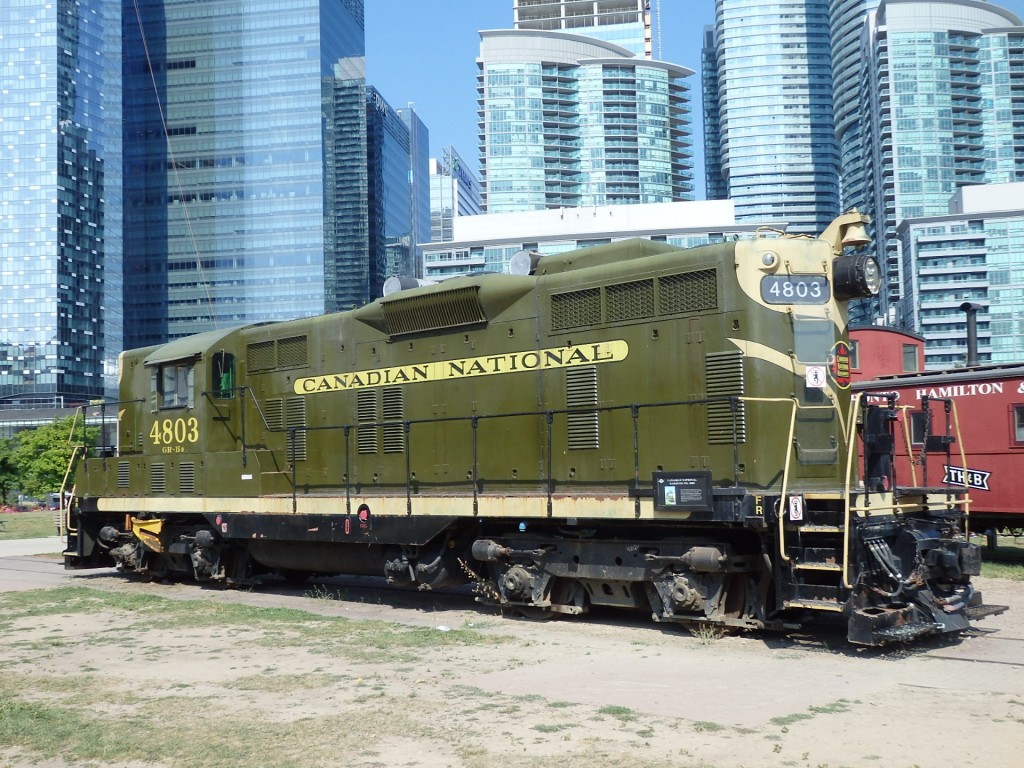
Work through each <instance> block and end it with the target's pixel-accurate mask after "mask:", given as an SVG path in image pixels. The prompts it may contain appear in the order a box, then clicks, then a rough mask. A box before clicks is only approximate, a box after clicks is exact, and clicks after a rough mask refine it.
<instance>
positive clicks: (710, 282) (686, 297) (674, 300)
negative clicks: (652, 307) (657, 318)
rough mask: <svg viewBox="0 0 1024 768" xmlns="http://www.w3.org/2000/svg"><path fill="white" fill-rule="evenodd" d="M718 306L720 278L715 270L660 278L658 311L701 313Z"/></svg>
mask: <svg viewBox="0 0 1024 768" xmlns="http://www.w3.org/2000/svg"><path fill="white" fill-rule="evenodd" d="M717 306H718V276H717V273H716V272H715V270H713V269H702V270H700V271H698V272H684V273H683V274H679V275H666V276H665V277H659V278H658V311H659V312H660V313H661V314H663V315H668V314H672V313H674V312H699V311H701V310H706V309H714V308H715V307H717Z"/></svg>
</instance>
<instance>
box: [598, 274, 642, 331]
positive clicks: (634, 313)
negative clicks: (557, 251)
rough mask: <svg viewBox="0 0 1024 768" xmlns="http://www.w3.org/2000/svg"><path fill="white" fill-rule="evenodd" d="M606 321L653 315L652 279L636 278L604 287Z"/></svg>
mask: <svg viewBox="0 0 1024 768" xmlns="http://www.w3.org/2000/svg"><path fill="white" fill-rule="evenodd" d="M605 302H606V308H607V314H608V316H607V318H606V320H607V322H609V323H614V322H618V321H621V320H640V319H642V318H645V317H654V281H653V280H637V281H636V282H633V283H619V284H618V285H609V286H608V287H607V288H605Z"/></svg>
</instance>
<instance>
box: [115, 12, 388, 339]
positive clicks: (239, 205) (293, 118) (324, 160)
mask: <svg viewBox="0 0 1024 768" xmlns="http://www.w3.org/2000/svg"><path fill="white" fill-rule="evenodd" d="M123 8H124V18H123V33H124V43H125V45H124V94H125V128H124V131H125V134H124V136H125V164H126V171H127V173H126V176H125V179H126V183H125V210H126V215H125V234H124V242H125V254H126V258H125V288H126V295H127V296H129V297H130V301H129V302H128V303H127V305H126V308H125V336H126V341H127V345H128V346H141V345H145V344H151V343H157V342H162V341H165V340H167V339H169V338H170V339H173V338H178V337H181V336H185V335H188V334H192V333H196V332H199V331H205V330H210V329H211V328H218V327H227V326H231V325H237V324H242V323H251V322H258V321H269V320H279V319H286V318H292V317H297V316H303V315H313V314H319V313H321V312H324V311H325V310H332V309H337V308H347V306H350V305H351V304H352V303H362V302H364V301H366V300H368V299H369V298H371V297H370V296H368V295H367V292H366V289H365V286H366V285H367V282H366V281H363V282H359V281H358V280H357V281H355V282H354V283H353V284H350V283H349V280H350V278H351V277H352V276H353V275H352V273H351V271H350V268H351V270H352V271H356V270H358V269H360V268H362V269H363V270H364V271H365V270H366V261H367V253H366V245H365V241H366V237H367V233H368V229H367V222H366V213H365V210H364V212H363V213H362V214H360V213H359V212H358V211H354V210H345V209H344V208H342V209H339V206H345V205H348V204H353V203H357V204H361V205H362V207H363V208H364V209H365V199H366V195H365V192H366V183H365V179H366V164H365V162H362V163H361V164H359V165H358V166H356V167H354V168H353V167H345V165H344V164H345V163H348V162H350V161H356V162H358V161H359V160H361V159H362V160H365V156H366V149H365V136H366V129H365V120H366V91H365V81H364V78H363V72H364V67H363V55H364V32H363V4H362V0H280V1H279V2H267V3H259V4H248V3H238V2H235V0H207V1H206V2H201V3H197V2H194V0H132V2H128V1H127V0H125V2H124V3H123ZM361 141H362V148H361V149H360V147H359V144H360V142H361ZM360 169H361V170H360ZM352 182H356V186H355V188H354V189H353V188H352V187H351V186H350V185H351V184H352ZM359 182H363V184H362V185H361V186H359V184H358V183H359ZM355 198H358V200H357V199H355Z"/></svg>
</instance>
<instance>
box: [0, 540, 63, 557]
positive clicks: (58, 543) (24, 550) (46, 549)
mask: <svg viewBox="0 0 1024 768" xmlns="http://www.w3.org/2000/svg"><path fill="white" fill-rule="evenodd" d="M63 551H64V538H63V537H61V536H47V537H46V538H44V539H7V540H4V541H0V557H25V556H27V555H50V554H60V553H61V552H63Z"/></svg>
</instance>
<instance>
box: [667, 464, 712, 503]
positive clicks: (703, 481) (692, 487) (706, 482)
mask: <svg viewBox="0 0 1024 768" xmlns="http://www.w3.org/2000/svg"><path fill="white" fill-rule="evenodd" d="M713 508H714V507H713V505H712V499H711V473H710V472H708V471H704V470H701V471H693V472H655V473H654V509H655V510H656V511H658V512H711V511H712V509H713Z"/></svg>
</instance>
